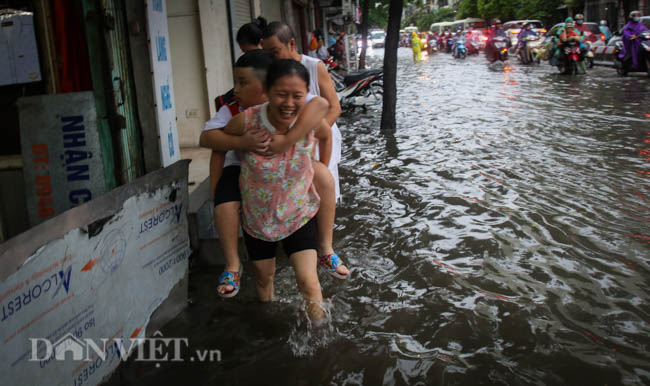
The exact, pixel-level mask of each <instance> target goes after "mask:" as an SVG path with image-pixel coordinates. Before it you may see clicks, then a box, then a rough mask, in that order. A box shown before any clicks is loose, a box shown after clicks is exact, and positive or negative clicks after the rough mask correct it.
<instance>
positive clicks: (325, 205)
mask: <svg viewBox="0 0 650 386" xmlns="http://www.w3.org/2000/svg"><path fill="white" fill-rule="evenodd" d="M313 166H314V187H315V188H316V191H317V192H318V195H319V196H320V208H319V209H318V213H317V214H316V220H317V224H318V248H317V253H318V256H325V255H331V254H334V248H333V247H332V243H333V240H334V218H335V217H336V197H335V193H334V179H333V178H332V174H331V173H330V171H329V169H328V168H327V166H325V164H323V163H322V162H319V161H314V162H313ZM336 272H338V273H339V274H341V275H347V274H348V273H349V271H348V269H347V267H345V266H344V265H339V266H338V267H337V268H336Z"/></svg>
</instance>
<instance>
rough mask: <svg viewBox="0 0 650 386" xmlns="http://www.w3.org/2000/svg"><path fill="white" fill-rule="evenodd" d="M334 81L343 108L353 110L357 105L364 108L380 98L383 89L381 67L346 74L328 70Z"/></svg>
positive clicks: (382, 71)
mask: <svg viewBox="0 0 650 386" xmlns="http://www.w3.org/2000/svg"><path fill="white" fill-rule="evenodd" d="M330 77H331V78H332V81H334V87H335V88H336V94H337V96H338V98H339V101H340V102H341V107H342V108H344V109H352V110H354V109H355V108H357V107H360V108H362V109H363V110H366V109H367V107H368V106H369V105H371V104H375V103H378V102H380V101H381V100H382V95H383V91H384V85H383V79H384V70H383V69H370V70H364V71H360V72H356V73H353V74H348V75H341V74H339V73H338V72H336V71H330Z"/></svg>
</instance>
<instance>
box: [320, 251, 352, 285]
mask: <svg viewBox="0 0 650 386" xmlns="http://www.w3.org/2000/svg"><path fill="white" fill-rule="evenodd" d="M318 265H320V266H321V267H323V268H325V269H326V270H327V273H329V274H330V275H332V276H334V277H335V278H337V279H347V278H348V276H350V273H349V272H348V274H347V275H342V274H340V273H338V272H336V268H337V267H338V266H340V265H343V261H342V260H341V258H340V257H339V255H337V254H336V253H333V254H331V255H324V256H320V257H319V258H318Z"/></svg>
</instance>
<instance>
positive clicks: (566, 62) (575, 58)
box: [557, 40, 585, 75]
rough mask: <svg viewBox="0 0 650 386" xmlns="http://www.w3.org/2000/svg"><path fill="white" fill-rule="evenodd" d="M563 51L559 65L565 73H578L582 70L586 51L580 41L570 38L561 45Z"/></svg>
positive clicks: (559, 68)
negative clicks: (581, 46)
mask: <svg viewBox="0 0 650 386" xmlns="http://www.w3.org/2000/svg"><path fill="white" fill-rule="evenodd" d="M560 49H561V50H562V51H561V52H562V53H563V55H562V57H560V61H559V63H558V65H557V68H558V70H560V72H561V73H563V74H569V75H570V74H578V73H579V72H580V71H581V70H582V65H583V61H584V56H585V53H584V52H583V50H582V49H581V48H580V42H578V41H575V40H569V41H568V42H566V43H563V44H562V47H560Z"/></svg>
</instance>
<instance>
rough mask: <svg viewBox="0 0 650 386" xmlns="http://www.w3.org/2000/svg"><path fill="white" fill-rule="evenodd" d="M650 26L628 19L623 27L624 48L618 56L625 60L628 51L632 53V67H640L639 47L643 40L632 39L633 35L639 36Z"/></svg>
mask: <svg viewBox="0 0 650 386" xmlns="http://www.w3.org/2000/svg"><path fill="white" fill-rule="evenodd" d="M647 30H648V28H647V27H646V26H645V25H643V23H641V22H636V23H635V22H634V21H632V20H630V21H628V22H627V24H625V27H623V49H622V50H621V52H620V53H619V54H618V58H619V59H621V60H623V59H624V58H625V55H627V53H628V52H630V53H631V54H632V67H633V68H635V69H636V68H638V66H639V49H640V48H641V41H640V40H639V39H634V40H633V39H631V37H632V35H636V36H639V35H641V32H643V31H647Z"/></svg>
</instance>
